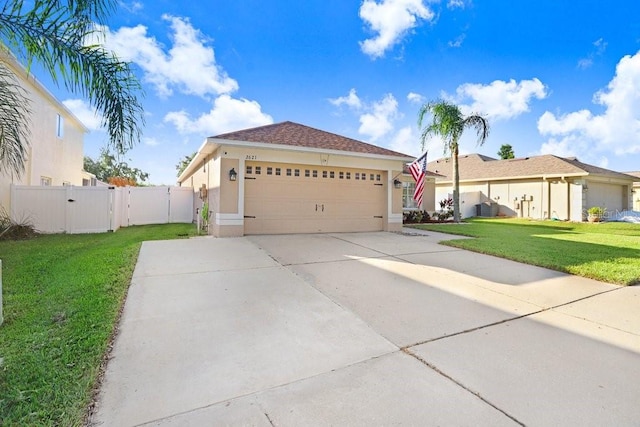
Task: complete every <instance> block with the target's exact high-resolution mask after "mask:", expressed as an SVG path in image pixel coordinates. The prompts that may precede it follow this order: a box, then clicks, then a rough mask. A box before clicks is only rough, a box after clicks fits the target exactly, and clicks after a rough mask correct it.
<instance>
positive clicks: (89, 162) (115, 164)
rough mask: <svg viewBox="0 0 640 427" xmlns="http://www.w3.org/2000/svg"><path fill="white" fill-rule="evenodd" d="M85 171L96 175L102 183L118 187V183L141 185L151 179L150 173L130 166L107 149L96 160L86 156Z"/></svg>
mask: <svg viewBox="0 0 640 427" xmlns="http://www.w3.org/2000/svg"><path fill="white" fill-rule="evenodd" d="M84 170H86V171H87V172H89V173H92V174H94V175H95V176H96V178H98V179H99V180H100V181H103V182H109V183H115V185H118V184H117V183H125V184H127V185H140V184H143V183H144V182H145V181H147V180H148V179H149V174H148V173H146V172H143V171H142V170H140V169H138V168H133V167H131V166H129V165H128V164H127V162H125V161H123V160H121V159H120V158H119V157H118V156H115V155H113V154H111V153H109V151H107V150H105V149H102V150H101V151H100V156H99V157H98V158H97V159H96V160H93V159H92V158H91V157H87V156H85V158H84ZM114 178H115V180H114Z"/></svg>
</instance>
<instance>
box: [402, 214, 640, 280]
mask: <svg viewBox="0 0 640 427" xmlns="http://www.w3.org/2000/svg"><path fill="white" fill-rule="evenodd" d="M411 226H412V227H415V228H420V229H424V230H432V231H438V232H442V233H450V234H458V235H463V236H470V237H476V238H475V239H463V240H450V241H446V242H443V244H445V245H449V246H454V247H457V248H462V249H468V250H471V251H475V252H481V253H485V254H490V255H496V256H499V257H503V258H508V259H511V260H515V261H520V262H524V263H527V264H533V265H538V266H541V267H546V268H551V269H554V270H558V271H563V272H567V273H571V274H575V275H578V276H583V277H589V278H592V279H597V280H601V281H604V282H609V283H616V284H620V285H633V284H640V225H638V224H629V223H618V222H606V223H595V224H590V223H571V222H561V221H532V220H522V219H496V218H474V219H470V220H468V221H467V222H466V223H463V224H421V225H411Z"/></svg>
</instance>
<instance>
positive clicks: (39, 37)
mask: <svg viewBox="0 0 640 427" xmlns="http://www.w3.org/2000/svg"><path fill="white" fill-rule="evenodd" d="M117 5H118V1H117V0H29V1H25V0H7V1H6V2H4V5H3V6H0V39H1V40H2V42H3V43H4V45H0V49H1V50H2V51H3V52H2V54H1V55H0V106H1V107H0V171H2V172H7V173H9V174H11V175H16V176H20V175H21V174H22V173H23V172H24V164H25V157H26V153H27V147H28V146H29V137H30V132H29V127H30V123H29V116H30V110H29V100H28V98H27V96H26V93H25V92H24V90H22V89H20V85H19V82H18V81H17V79H16V77H15V75H14V74H13V72H12V71H11V69H10V68H9V67H8V65H7V61H9V60H10V58H11V56H12V55H14V54H15V55H16V56H17V57H18V58H20V59H21V60H22V61H24V63H26V64H27V69H29V67H30V66H31V64H32V63H38V64H40V65H41V66H42V68H43V69H44V70H45V71H46V72H47V73H48V74H50V75H51V77H52V79H53V81H54V82H55V83H56V84H58V85H60V84H62V85H63V86H64V87H65V88H66V89H67V90H69V91H70V92H73V93H75V94H78V95H81V96H83V97H85V98H87V99H88V100H89V102H90V103H91V105H92V106H93V107H95V108H96V110H97V112H98V113H99V114H101V116H102V124H103V126H104V127H105V128H106V130H107V132H108V134H109V144H108V146H109V147H110V148H112V149H113V150H115V151H116V152H117V153H120V154H123V153H124V152H126V151H127V150H128V149H129V148H131V147H132V146H134V145H135V144H137V143H138V142H139V140H140V133H141V127H142V126H143V124H144V115H143V114H144V112H143V109H142V106H141V104H140V101H139V99H138V97H137V95H136V94H137V93H139V92H140V89H141V88H140V84H139V82H138V80H137V79H136V78H135V75H134V74H133V71H132V70H131V68H130V66H129V64H128V63H126V62H122V61H120V60H119V59H118V58H117V57H116V56H115V55H114V53H113V52H109V51H107V50H105V49H104V47H103V46H101V45H99V44H89V40H91V39H95V37H96V36H97V35H98V34H96V31H97V28H100V27H99V25H100V24H104V23H105V22H106V18H107V17H108V16H109V15H110V14H111V13H112V12H114V11H115V8H116V6H117Z"/></svg>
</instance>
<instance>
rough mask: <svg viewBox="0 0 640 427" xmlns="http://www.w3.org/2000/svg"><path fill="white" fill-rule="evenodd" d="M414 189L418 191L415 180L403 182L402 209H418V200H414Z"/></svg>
mask: <svg viewBox="0 0 640 427" xmlns="http://www.w3.org/2000/svg"><path fill="white" fill-rule="evenodd" d="M414 191H416V183H415V182H403V183H402V209H418V206H416V201H415V200H413V192H414Z"/></svg>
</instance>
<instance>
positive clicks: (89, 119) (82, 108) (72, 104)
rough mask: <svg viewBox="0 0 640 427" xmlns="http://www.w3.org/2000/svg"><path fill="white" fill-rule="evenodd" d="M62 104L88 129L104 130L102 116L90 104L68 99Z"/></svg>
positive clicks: (80, 100)
mask: <svg viewBox="0 0 640 427" xmlns="http://www.w3.org/2000/svg"><path fill="white" fill-rule="evenodd" d="M62 103H63V104H64V106H65V107H67V108H68V109H69V110H71V112H72V113H73V114H74V115H75V116H76V117H77V118H78V119H79V120H80V121H81V122H82V124H84V125H85V126H86V127H87V129H89V130H104V128H103V127H102V115H101V114H100V113H98V111H97V110H96V109H95V108H93V107H92V106H91V105H90V104H89V103H88V102H86V101H84V100H82V99H67V100H65V101H62Z"/></svg>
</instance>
